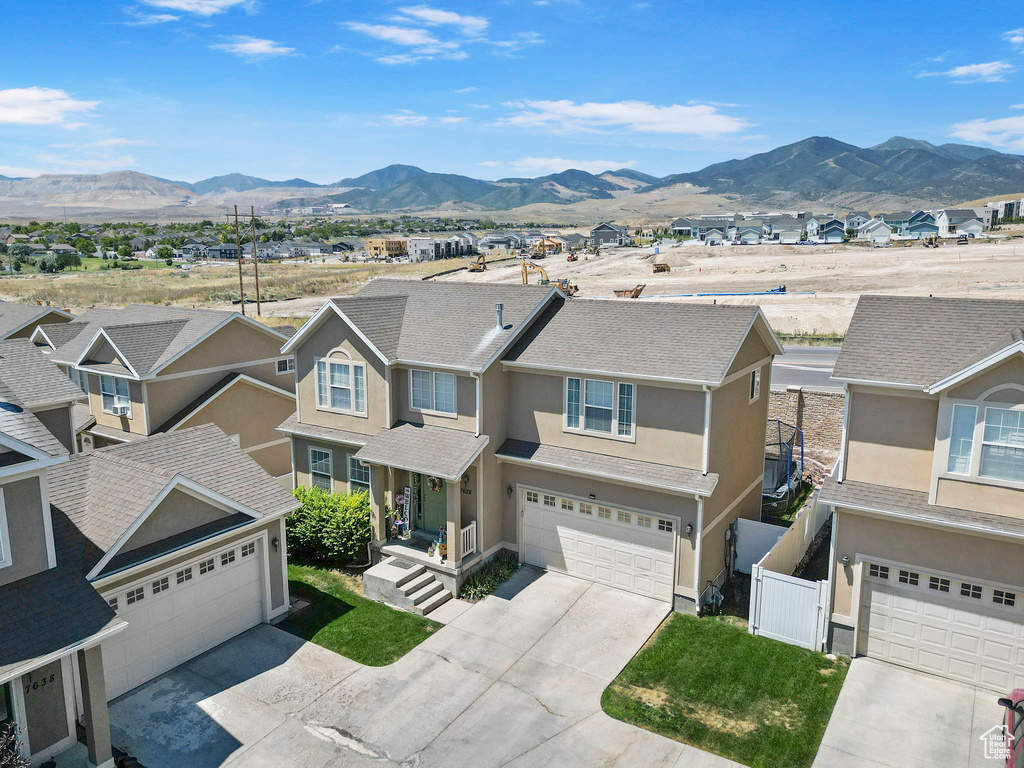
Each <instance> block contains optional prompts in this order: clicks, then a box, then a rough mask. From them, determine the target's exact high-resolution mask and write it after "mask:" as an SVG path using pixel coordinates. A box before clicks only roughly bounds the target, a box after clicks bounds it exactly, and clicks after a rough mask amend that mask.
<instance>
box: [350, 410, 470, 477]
mask: <svg viewBox="0 0 1024 768" xmlns="http://www.w3.org/2000/svg"><path fill="white" fill-rule="evenodd" d="M487 441H488V438H487V436H486V435H481V436H480V437H477V436H476V435H474V434H473V433H472V432H463V431H461V430H458V429H447V428H445V427H434V426H427V425H420V424H409V423H407V422H399V423H398V424H397V425H395V426H394V427H392V428H391V429H382V430H380V431H379V432H378V433H377V434H375V435H374V436H373V437H371V438H370V439H369V440H368V441H367V443H366V445H364V446H363V447H362V448H360V449H359V452H358V453H356V455H355V457H356V458H357V459H359V460H360V461H365V462H366V463H368V464H382V465H384V466H388V467H398V468H400V469H407V470H409V471H411V472H422V473H424V474H427V475H437V476H438V477H442V478H444V479H445V480H458V479H459V478H461V477H462V473H463V472H465V471H466V467H468V466H469V464H470V463H471V462H472V461H473V460H474V459H475V458H476V457H477V456H478V455H479V454H480V451H482V450H483V449H484V447H485V446H486V445H487Z"/></svg>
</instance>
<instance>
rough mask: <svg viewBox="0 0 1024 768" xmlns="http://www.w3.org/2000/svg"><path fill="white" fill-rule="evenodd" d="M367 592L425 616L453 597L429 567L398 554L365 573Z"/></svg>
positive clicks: (364, 586)
mask: <svg viewBox="0 0 1024 768" xmlns="http://www.w3.org/2000/svg"><path fill="white" fill-rule="evenodd" d="M363 595H364V596H365V597H368V598H369V599H371V600H377V601H379V602H382V603H389V604H390V605H393V606H395V607H396V608H401V609H402V610H403V611H409V612H411V613H418V614H420V615H421V616H426V615H427V614H428V613H430V612H431V611H432V610H434V609H435V608H437V607H438V606H441V605H444V604H445V603H447V602H448V601H449V600H451V599H452V593H451V592H450V591H448V590H447V589H445V587H444V584H442V583H441V582H440V581H438V580H437V579H436V578H435V577H434V574H432V573H431V572H430V571H428V570H427V568H426V566H423V565H419V564H417V563H410V562H409V561H408V560H402V559H400V558H397V557H389V558H387V559H385V560H381V561H380V562H379V563H377V564H376V565H375V566H373V567H372V568H370V569H369V570H367V571H366V572H365V573H364V574H363Z"/></svg>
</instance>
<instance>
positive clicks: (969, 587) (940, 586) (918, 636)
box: [859, 563, 1024, 694]
mask: <svg viewBox="0 0 1024 768" xmlns="http://www.w3.org/2000/svg"><path fill="white" fill-rule="evenodd" d="M863 567H864V587H863V593H864V596H863V609H862V613H861V641H860V643H859V651H860V652H861V653H865V654H867V655H868V656H872V657H874V658H877V659H882V660H884V661H890V662H892V663H894V664H899V665H901V666H905V667H911V668H913V669H918V670H921V671H924V672H931V673H933V674H937V675H942V676H943V677H948V678H951V679H953V680H959V681H961V682H965V683H970V684H971V685H979V686H983V687H985V688H990V689H992V690H994V691H998V692H1000V693H1004V694H1005V693H1008V692H1009V691H1011V690H1013V689H1014V688H1020V687H1024V614H1022V612H1021V607H1022V603H1021V601H1022V600H1024V594H1018V593H1017V592H1016V591H1013V590H1010V589H999V588H996V587H994V586H991V585H988V584H982V583H978V582H976V581H975V580H973V579H967V578H962V579H961V578H956V577H953V576H949V575H940V574H930V573H927V572H924V571H921V570H918V569H916V568H914V567H912V566H897V565H888V564H881V563H864V566H863Z"/></svg>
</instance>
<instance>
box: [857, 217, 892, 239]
mask: <svg viewBox="0 0 1024 768" xmlns="http://www.w3.org/2000/svg"><path fill="white" fill-rule="evenodd" d="M891 237H892V227H891V226H890V225H888V224H886V223H885V222H884V221H882V220H881V219H869V220H868V221H866V222H864V223H863V224H861V225H860V227H858V228H857V239H858V240H869V241H870V242H872V243H887V242H889V240H890V238H891Z"/></svg>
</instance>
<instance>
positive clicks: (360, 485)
mask: <svg viewBox="0 0 1024 768" xmlns="http://www.w3.org/2000/svg"><path fill="white" fill-rule="evenodd" d="M352 462H356V463H358V464H360V465H361V462H360V461H359V459H357V458H356V457H355V454H353V453H350V454H348V491H349V493H352V486H356V487H357V488H360V489H362V488H365V489H366V490H367V491H369V490H370V473H369V469H370V468H369V467H366V468H365V469H366V470H367V475H366V482H365V483H364V482H362V481H361V480H353V479H352Z"/></svg>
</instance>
